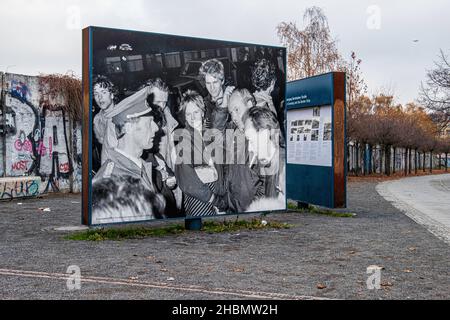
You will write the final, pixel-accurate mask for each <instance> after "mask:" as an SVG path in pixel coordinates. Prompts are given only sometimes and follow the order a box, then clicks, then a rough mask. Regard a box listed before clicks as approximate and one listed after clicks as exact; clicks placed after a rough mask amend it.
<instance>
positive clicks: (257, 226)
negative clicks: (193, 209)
mask: <svg viewBox="0 0 450 320" xmlns="http://www.w3.org/2000/svg"><path fill="white" fill-rule="evenodd" d="M292 227H293V225H290V224H287V223H281V222H276V221H267V224H263V223H262V221H261V220H260V219H253V220H250V221H249V220H235V221H232V220H229V221H223V222H217V221H205V222H204V223H203V229H202V231H204V232H208V233H222V232H235V231H239V230H262V229H290V228H292Z"/></svg>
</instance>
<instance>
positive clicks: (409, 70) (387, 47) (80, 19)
mask: <svg viewBox="0 0 450 320" xmlns="http://www.w3.org/2000/svg"><path fill="white" fill-rule="evenodd" d="M313 5H316V6H319V7H321V8H322V9H323V10H324V11H325V14H326V15H327V17H328V20H329V24H330V28H331V32H332V34H333V36H334V37H335V38H336V39H337V40H338V41H339V42H338V47H339V50H340V52H341V53H342V54H343V55H345V56H349V55H350V52H351V51H352V50H353V51H355V52H356V53H357V55H358V56H359V57H360V58H361V59H362V60H363V65H362V70H363V73H364V76H365V79H366V81H367V83H368V85H369V93H375V92H379V91H380V90H382V89H383V88H388V89H389V90H391V91H393V92H394V93H395V95H396V96H397V98H398V102H401V103H406V102H409V101H412V100H415V99H416V98H417V92H418V88H419V86H420V82H421V81H422V80H424V79H425V73H426V69H429V68H431V67H432V66H433V60H435V59H436V57H437V55H438V53H439V49H440V48H442V49H444V50H446V52H448V53H450V19H449V18H448V17H447V16H448V13H449V12H450V1H448V0H433V1H425V0H419V1H415V0H409V1H406V0H396V1H393V0H373V1H366V0H340V1H332V0H328V1H324V0H323V1H313V0H309V1H301V0H271V1H269V0H228V1H220V2H219V1H213V0H209V1H207V0H190V1H181V0H172V1H171V0H150V1H149V0H127V1H123V0H79V1H77V0H66V1H61V0H1V11H0V41H1V44H0V71H3V72H4V71H6V70H7V69H8V72H11V73H22V74H28V75H36V74H38V73H40V72H42V73H65V72H67V71H68V70H73V71H74V72H75V73H76V74H78V75H80V74H81V28H83V27H86V26H90V25H96V26H104V27H113V28H122V29H130V30H142V31H151V32H160V33H170V34H178V35H189V36H196V37H206V38H213V39H222V40H233V41H240V42H252V43H261V44H268V45H280V43H279V41H278V37H277V35H276V31H275V28H276V26H277V25H278V24H279V23H280V22H281V21H293V22H297V25H298V26H299V27H300V26H302V23H303V20H302V16H303V12H304V10H305V8H307V7H310V6H313ZM374 6H375V7H374ZM378 12H379V13H380V15H379V16H378V15H377V13H378ZM378 22H379V23H378ZM413 40H419V41H418V42H413Z"/></svg>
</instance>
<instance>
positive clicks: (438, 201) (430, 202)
mask: <svg viewBox="0 0 450 320" xmlns="http://www.w3.org/2000/svg"><path fill="white" fill-rule="evenodd" d="M377 191H378V193H380V195H382V196H383V197H384V198H385V199H386V200H388V201H390V202H392V204H393V205H394V206H395V207H397V208H398V209H400V210H402V211H403V212H405V213H406V215H408V216H409V217H410V218H411V219H413V220H414V221H416V222H417V223H420V224H422V225H424V226H425V227H426V228H427V229H428V230H429V231H430V232H431V233H433V234H434V235H436V236H437V237H439V238H441V239H442V240H444V241H445V242H447V243H448V244H450V174H443V175H436V176H423V177H414V178H406V179H401V180H396V181H388V182H383V183H381V184H380V185H378V186H377Z"/></svg>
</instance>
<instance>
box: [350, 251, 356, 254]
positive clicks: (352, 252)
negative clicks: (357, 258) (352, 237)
mask: <svg viewBox="0 0 450 320" xmlns="http://www.w3.org/2000/svg"><path fill="white" fill-rule="evenodd" d="M355 253H356V251H350V252H349V253H348V254H355Z"/></svg>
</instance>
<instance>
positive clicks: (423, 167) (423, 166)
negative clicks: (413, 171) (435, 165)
mask: <svg viewBox="0 0 450 320" xmlns="http://www.w3.org/2000/svg"><path fill="white" fill-rule="evenodd" d="M426 155H427V153H426V152H425V151H424V152H423V162H422V170H423V172H425V170H426V164H425V159H426Z"/></svg>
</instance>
